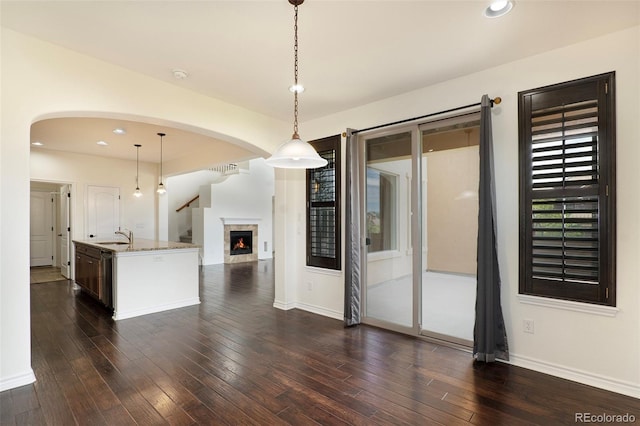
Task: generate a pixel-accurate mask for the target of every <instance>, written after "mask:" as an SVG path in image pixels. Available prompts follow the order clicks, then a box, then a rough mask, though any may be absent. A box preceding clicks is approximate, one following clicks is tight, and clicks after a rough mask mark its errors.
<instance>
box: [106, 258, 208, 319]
mask: <svg viewBox="0 0 640 426" xmlns="http://www.w3.org/2000/svg"><path fill="white" fill-rule="evenodd" d="M113 263H114V265H113V269H114V280H113V283H114V288H113V303H114V305H113V308H114V312H113V319H114V320H122V319H126V318H132V317H136V316H140V315H146V314H151V313H155V312H161V311H166V310H169V309H176V308H182V307H185V306H191V305H197V304H199V303H200V297H199V270H198V269H199V266H198V249H197V248H193V249H180V250H155V251H139V252H126V253H116V254H115V256H114V262H113Z"/></svg>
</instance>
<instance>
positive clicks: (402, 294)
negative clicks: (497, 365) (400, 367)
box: [359, 114, 479, 345]
mask: <svg viewBox="0 0 640 426" xmlns="http://www.w3.org/2000/svg"><path fill="white" fill-rule="evenodd" d="M478 120H479V114H470V115H465V116H462V117H454V118H448V119H446V120H438V121H437V122H431V123H424V124H422V125H420V126H418V125H413V126H410V127H404V128H400V129H395V130H392V131H386V132H376V133H372V134H368V135H366V136H360V140H359V141H360V144H361V149H362V153H361V156H362V158H364V167H363V168H362V173H363V174H365V176H364V179H363V181H364V182H365V183H364V185H363V186H364V187H363V188H362V190H361V193H362V194H363V200H361V205H362V206H363V207H362V209H361V210H362V212H363V217H362V223H363V226H362V227H363V233H364V235H365V237H366V238H365V241H364V250H363V257H364V258H363V262H362V265H363V278H364V279H363V283H364V284H363V289H362V290H363V301H364V303H363V322H365V323H368V324H372V325H376V326H381V327H385V328H388V329H392V330H395V331H400V332H404V333H408V334H414V335H418V334H423V335H426V336H429V337H433V338H437V339H441V340H447V341H451V342H454V343H457V344H463V345H469V344H470V343H471V341H472V340H473V320H474V312H475V294H476V293H475V292H476V278H475V274H476V244H477V242H476V241H477V223H478V167H479V159H478V140H479V121H478ZM416 247H418V249H415V248H416Z"/></svg>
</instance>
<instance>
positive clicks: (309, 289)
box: [307, 281, 313, 291]
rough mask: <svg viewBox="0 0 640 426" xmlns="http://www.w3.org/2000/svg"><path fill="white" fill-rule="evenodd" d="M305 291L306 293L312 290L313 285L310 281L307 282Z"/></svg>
mask: <svg viewBox="0 0 640 426" xmlns="http://www.w3.org/2000/svg"><path fill="white" fill-rule="evenodd" d="M307 290H308V291H311V290H313V284H312V283H311V281H307Z"/></svg>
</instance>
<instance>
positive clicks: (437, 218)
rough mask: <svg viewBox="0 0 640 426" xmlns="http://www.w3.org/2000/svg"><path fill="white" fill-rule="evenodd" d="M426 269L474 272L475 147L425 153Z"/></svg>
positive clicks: (476, 175)
mask: <svg viewBox="0 0 640 426" xmlns="http://www.w3.org/2000/svg"><path fill="white" fill-rule="evenodd" d="M425 157H426V159H427V161H426V169H427V182H426V199H427V205H426V209H425V215H426V225H427V233H426V235H427V236H426V246H427V264H426V269H427V270H429V271H438V272H454V273H459V274H470V275H475V274H476V265H477V262H476V257H477V253H476V247H477V239H478V177H479V172H480V170H479V157H478V147H477V146H471V147H467V148H457V149H448V150H445V151H434V152H430V153H427V154H425Z"/></svg>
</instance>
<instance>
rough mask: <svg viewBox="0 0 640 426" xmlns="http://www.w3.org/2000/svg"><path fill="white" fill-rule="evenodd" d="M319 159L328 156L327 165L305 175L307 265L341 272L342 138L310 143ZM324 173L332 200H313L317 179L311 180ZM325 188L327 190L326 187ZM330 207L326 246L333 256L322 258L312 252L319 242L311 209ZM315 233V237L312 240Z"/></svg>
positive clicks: (315, 252) (337, 137)
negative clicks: (330, 185) (331, 221)
mask: <svg viewBox="0 0 640 426" xmlns="http://www.w3.org/2000/svg"><path fill="white" fill-rule="evenodd" d="M309 143H310V144H311V146H313V147H314V148H315V149H316V151H318V153H319V154H320V156H322V157H327V159H328V160H329V164H327V165H326V166H325V167H320V168H318V169H309V170H307V173H306V224H307V232H306V236H307V266H313V267H318V268H325V269H334V270H341V268H342V260H341V258H342V238H341V235H342V234H341V232H342V228H341V224H342V220H341V219H342V218H341V207H340V200H341V197H342V190H341V182H342V177H341V168H342V167H341V164H342V162H341V149H340V148H341V136H340V135H334V136H329V137H326V138H322V139H317V140H314V141H311V142H309ZM327 170H332V172H333V176H332V177H333V188H330V190H331V189H332V190H333V194H334V195H333V200H330V201H329V200H322V201H313V197H312V191H313V188H314V185H317V180H316V179H314V178H315V177H316V175H317V174H319V173H325V174H326V171H327ZM314 180H316V183H314ZM325 189H326V188H325ZM322 208H325V209H327V208H329V209H331V208H333V211H334V222H335V223H334V224H333V232H332V233H331V240H332V241H329V245H333V256H323V255H320V254H318V253H317V248H316V249H315V251H314V244H315V243H318V237H317V236H318V235H320V234H321V233H320V230H319V229H318V228H317V227H314V225H313V216H314V209H322ZM314 233H315V235H316V237H315V238H314Z"/></svg>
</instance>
